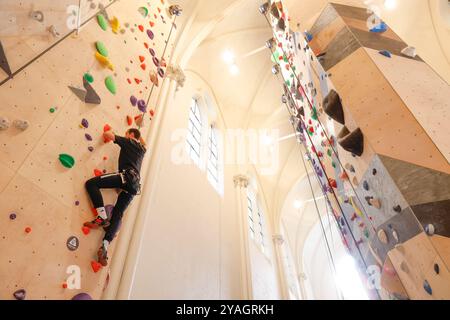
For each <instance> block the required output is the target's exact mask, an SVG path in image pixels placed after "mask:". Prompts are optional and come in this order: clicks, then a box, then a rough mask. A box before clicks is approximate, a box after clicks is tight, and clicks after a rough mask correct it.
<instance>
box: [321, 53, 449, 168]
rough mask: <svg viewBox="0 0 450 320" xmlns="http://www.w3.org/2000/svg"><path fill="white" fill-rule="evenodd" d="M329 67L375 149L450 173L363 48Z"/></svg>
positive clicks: (333, 78) (444, 162)
mask: <svg viewBox="0 0 450 320" xmlns="http://www.w3.org/2000/svg"><path fill="white" fill-rule="evenodd" d="M330 71H331V73H332V74H333V77H332V80H333V83H334V85H335V86H336V88H337V90H338V92H339V93H340V94H341V96H342V97H345V104H346V107H347V108H348V109H349V110H350V112H351V114H352V116H353V118H354V119H355V121H356V122H357V123H358V125H359V127H360V128H361V130H362V131H363V133H364V136H365V137H366V138H367V139H369V141H370V144H371V145H372V147H373V149H374V150H375V152H377V153H381V154H384V155H387V156H390V157H392V158H396V159H400V160H403V161H409V162H412V163H415V164H417V165H421V166H425V167H428V168H432V169H435V170H440V171H443V172H447V173H450V168H449V166H448V162H447V161H446V159H445V158H444V157H443V156H442V155H441V153H440V152H439V150H438V149H437V148H436V147H435V146H434V144H433V143H432V141H431V139H430V138H429V137H428V135H427V134H426V132H425V131H424V130H423V129H422V127H421V126H420V125H419V123H417V121H416V119H415V118H414V117H413V116H412V114H411V113H410V112H409V109H408V108H407V107H406V106H405V104H404V103H403V101H402V100H401V99H400V97H399V96H398V95H397V93H396V92H395V91H394V90H393V89H392V87H391V86H390V85H389V83H388V82H387V81H386V80H385V78H384V77H383V75H382V73H381V72H380V71H379V70H378V69H377V67H376V65H375V64H374V63H372V62H371V59H370V58H369V56H368V55H367V53H366V51H365V50H364V49H363V48H360V49H358V50H357V51H355V52H354V53H353V54H351V55H350V56H349V57H347V58H346V59H345V60H343V61H341V62H340V63H339V64H337V65H336V66H335V67H333V68H332V69H331V70H330ZM412 137H413V139H412Z"/></svg>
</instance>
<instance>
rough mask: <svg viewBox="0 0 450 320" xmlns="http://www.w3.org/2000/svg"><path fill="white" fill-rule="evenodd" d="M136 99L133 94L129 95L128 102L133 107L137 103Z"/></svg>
mask: <svg viewBox="0 0 450 320" xmlns="http://www.w3.org/2000/svg"><path fill="white" fill-rule="evenodd" d="M137 101H138V99H137V98H136V97H135V96H131V97H130V102H131V105H132V106H133V107H135V106H136V105H137Z"/></svg>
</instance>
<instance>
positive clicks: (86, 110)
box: [0, 0, 176, 299]
mask: <svg viewBox="0 0 450 320" xmlns="http://www.w3.org/2000/svg"><path fill="white" fill-rule="evenodd" d="M44 2H46V3H47V4H48V3H49V2H50V1H22V2H21V4H20V6H25V5H30V6H31V5H34V6H33V10H39V11H42V13H43V15H44V16H45V19H46V20H44V21H48V19H50V18H49V17H51V15H52V14H54V11H55V7H57V10H56V11H58V12H60V14H61V15H64V14H65V8H60V6H62V3H63V1H61V2H60V1H58V5H57V6H53V7H51V8H50V7H49V6H48V5H47V6H46V5H43V3H44ZM66 2H67V4H70V1H66ZM72 2H73V1H72ZM76 2H78V1H76ZM51 3H52V4H53V3H54V1H51ZM64 3H65V2H64ZM102 3H103V5H104V6H103V7H102V6H99V4H101V3H99V1H82V12H85V15H84V17H83V15H82V17H83V18H82V19H83V20H82V21H83V22H85V24H84V25H83V26H82V28H81V29H80V31H79V33H78V35H77V34H76V33H75V32H73V31H67V30H66V31H67V37H66V38H65V39H64V40H62V41H60V42H59V43H58V44H56V45H55V46H52V45H54V44H55V43H56V42H55V39H53V37H48V36H40V35H36V34H33V33H31V34H28V35H26V39H25V38H24V36H23V35H22V36H19V35H17V34H16V33H15V32H11V33H9V34H8V32H7V30H2V32H3V33H2V34H1V35H0V41H1V42H2V43H3V44H4V46H3V49H4V50H3V51H4V56H5V57H6V60H4V61H3V65H5V64H4V63H5V62H6V61H8V62H9V66H10V69H11V73H12V74H13V76H12V77H11V78H10V79H9V80H7V81H6V82H4V83H3V84H2V85H1V86H0V101H1V105H0V154H1V156H0V299H14V295H13V294H14V293H15V292H16V298H19V299H21V298H23V293H24V292H25V297H26V299H70V298H72V297H73V296H75V295H76V294H77V293H87V294H89V295H90V296H91V297H92V298H94V299H99V298H100V297H101V295H102V291H103V290H104V287H105V285H106V284H107V275H108V270H107V268H103V269H100V270H97V266H96V264H93V265H92V264H91V262H92V261H95V260H96V251H97V249H98V246H99V244H100V240H101V238H102V232H100V231H91V232H90V233H87V230H83V229H82V226H83V222H85V221H88V220H92V218H93V213H92V211H91V207H90V202H89V200H88V197H87V195H86V192H85V190H84V182H85V181H86V180H87V179H89V178H91V177H93V176H94V175H96V174H100V173H102V172H114V171H116V170H117V156H118V151H119V149H118V147H117V146H114V145H112V144H105V143H104V141H103V140H102V138H101V134H102V133H103V131H104V130H105V129H107V127H108V126H110V127H112V128H113V129H114V130H115V131H116V132H117V133H119V134H124V133H125V131H126V129H127V128H130V127H137V126H138V124H139V125H142V126H143V127H142V130H143V131H144V137H145V136H146V134H145V133H146V132H147V130H148V128H149V126H150V125H151V119H152V117H154V116H157V115H155V112H156V111H157V106H156V101H157V97H158V88H159V87H160V86H161V83H162V81H163V78H164V73H165V67H166V61H170V53H171V51H172V47H173V43H172V40H169V33H170V31H171V29H172V31H173V32H172V35H173V33H174V32H176V26H175V25H174V24H173V23H172V22H173V21H174V19H175V17H176V12H174V11H173V10H169V5H168V4H166V3H165V2H164V0H153V1H139V0H126V1H102ZM65 4H66V3H65ZM18 6H19V5H18V4H16V1H6V2H4V1H2V2H0V12H6V11H11V10H12V11H14V10H16V11H17V10H19V9H20V10H24V11H26V12H28V11H29V10H30V8H29V7H23V8H18ZM105 7H106V9H104V10H102V9H103V8H105ZM172 8H173V7H172ZM47 10H50V11H51V12H49V11H47ZM99 10H100V11H99ZM99 12H101V13H100V14H98V15H97V13H99ZM88 13H89V14H88ZM92 15H93V18H92V19H89V17H90V16H92ZM64 20H65V19H64ZM12 21H14V19H13V20H12ZM2 23H4V21H2ZM17 23H19V26H18V27H19V28H23V29H24V30H31V29H32V28H31V27H30V25H33V24H35V23H36V21H35V20H33V19H28V20H27V19H25V18H24V17H22V18H21V19H20V20H17ZM172 25H174V27H173V28H172ZM11 27H12V29H11V30H16V29H15V28H13V26H11ZM61 30H64V29H63V28H61ZM61 36H64V35H61ZM173 38H174V37H173V36H172V37H171V38H170V39H173ZM14 43H15V45H14ZM34 43H36V45H37V44H39V50H34V49H33V47H34V45H33V44H34ZM166 44H167V46H166ZM166 47H167V50H166V52H165V56H164V57H163V53H164V49H165V48H166ZM45 50H48V52H45V53H44V54H43V55H41V56H39V54H41V53H42V52H43V51H45ZM18 55H20V56H21V59H22V60H20V61H19V60H15V59H17V57H18ZM36 57H38V59H37V60H35V61H33V62H32V63H30V64H29V65H28V66H26V67H25V68H24V69H23V70H19V69H20V68H21V66H24V65H27V64H28V63H29V62H30V61H31V59H35V58H36ZM0 72H3V71H0ZM5 75H6V78H8V76H10V75H7V74H6V72H5V73H4V74H2V77H3V76H5ZM151 91H152V95H151V99H150V100H149V101H148V104H147V99H148V97H149V96H150V92H151ZM141 121H142V122H141ZM105 127H106V128H105ZM60 155H62V156H61V157H60ZM59 158H61V161H60V159H59ZM72 161H74V164H73V163H72ZM104 195H105V203H109V204H111V205H113V204H114V202H113V200H114V199H115V197H116V191H109V192H104ZM135 201H139V198H136V200H135ZM71 237H76V238H77V240H75V241H72V243H67V242H68V240H69V239H71ZM72 245H75V248H73V247H71V246H72ZM77 245H78V247H77ZM71 249H72V250H71ZM73 265H75V266H78V267H79V268H80V270H81V288H80V289H78V290H74V289H71V285H72V284H71V283H66V281H67V278H68V277H69V274H67V273H66V271H67V268H68V267H69V266H73ZM21 290H24V291H21Z"/></svg>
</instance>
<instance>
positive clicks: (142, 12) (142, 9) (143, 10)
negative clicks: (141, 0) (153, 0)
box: [138, 7, 148, 18]
mask: <svg viewBox="0 0 450 320" xmlns="http://www.w3.org/2000/svg"><path fill="white" fill-rule="evenodd" d="M138 12H139V13H140V14H142V16H143V17H144V18H146V17H147V16H148V9H147V8H146V7H140V8H139V9H138Z"/></svg>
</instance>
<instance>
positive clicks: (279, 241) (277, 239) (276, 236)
mask: <svg viewBox="0 0 450 320" xmlns="http://www.w3.org/2000/svg"><path fill="white" fill-rule="evenodd" d="M272 240H273V242H274V243H275V244H277V245H279V246H281V245H282V244H283V243H284V238H283V236H282V235H281V234H274V235H273V236H272Z"/></svg>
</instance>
